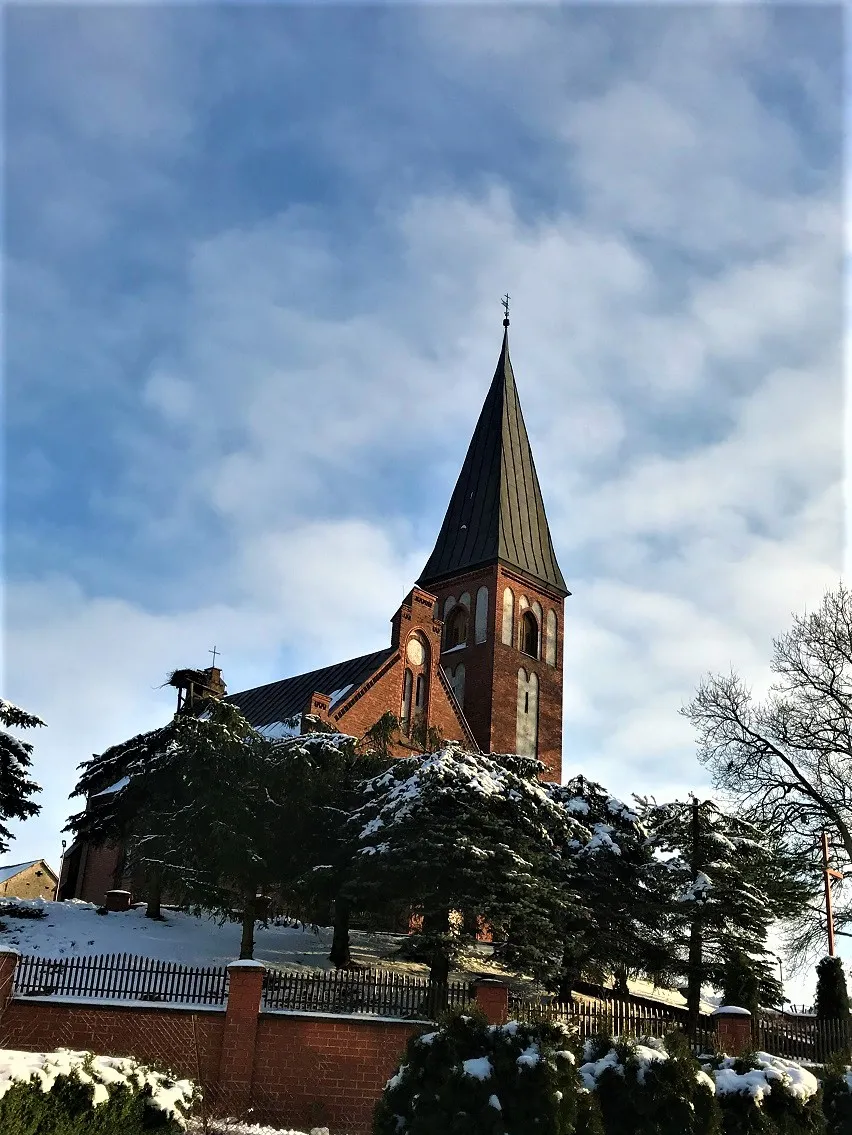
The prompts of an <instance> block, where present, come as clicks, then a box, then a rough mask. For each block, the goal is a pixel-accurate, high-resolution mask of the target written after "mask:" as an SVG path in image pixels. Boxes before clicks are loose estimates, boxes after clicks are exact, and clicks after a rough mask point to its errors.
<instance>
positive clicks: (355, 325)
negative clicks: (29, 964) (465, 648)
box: [4, 5, 844, 860]
mask: <svg viewBox="0 0 852 1135" xmlns="http://www.w3.org/2000/svg"><path fill="white" fill-rule="evenodd" d="M4 20H5V37H6V90H5V98H6V125H7V130H6V162H7V181H6V230H5V248H6V254H7V268H6V281H5V283H6V313H7V328H6V377H7V384H6V388H7V395H6V410H7V421H8V426H7V471H8V489H7V524H6V534H5V535H6V576H7V586H6V623H7V628H6V629H7V635H6V638H7V648H6V658H5V662H6V666H5V684H4V693H5V696H8V697H10V698H11V699H13V700H15V701H18V702H20V703H21V704H23V705H25V706H26V707H27V708H29V709H31V710H32V711H33V712H36V713H38V714H40V715H41V716H42V717H44V719H45V720H46V721H47V722H48V726H49V728H48V730H46V731H44V732H43V733H41V734H40V735H39V737H38V750H37V763H36V774H37V776H38V777H39V778H40V779H41V781H42V783H44V784H45V791H44V793H43V796H42V802H43V805H44V812H43V815H42V817H41V818H40V819H38V820H35V821H31V822H29V823H27V824H26V825H23V826H21V828H20V829H19V838H18V840H17V842H16V843H15V845H14V846H13V848H12V850H11V856H12V857H13V858H17V859H27V858H30V857H33V856H36V855H47V856H48V857H49V858H51V859H53V860H55V859H56V858H57V843H58V836H59V829H60V827H61V826H62V823H63V822H64V819H65V817H66V816H67V814H68V812H69V810H70V806H69V803H68V800H67V796H68V792H69V790H70V788H71V786H72V784H73V782H74V780H75V766H76V765H77V763H78V762H79V761H80V760H83V759H85V758H86V757H87V756H89V755H90V754H91V753H92V752H93V751H99V750H101V749H103V748H104V747H106V746H107V745H108V744H110V743H112V742H114V741H116V740H119V739H121V738H122V737H125V736H128V735H130V734H131V733H132V732H134V731H137V730H139V729H142V728H145V727H148V726H151V725H153V724H155V723H156V722H158V721H161V720H162V719H163V717H164V716H165V715H166V714H168V713H169V712H170V710H171V708H172V698H171V691H168V690H163V689H159V688H158V687H159V685H160V683H161V682H163V680H164V678H165V676H166V674H167V672H168V671H169V670H171V669H172V668H174V667H176V666H179V665H205V664H207V662H208V661H209V656H208V654H207V651H208V650H209V649H210V648H211V647H212V646H213V644H214V643H215V644H216V645H217V646H218V648H219V649H220V651H221V652H222V666H223V670H224V676H225V679H226V681H227V683H228V686H229V688H230V689H231V690H238V689H240V688H245V687H246V686H251V685H255V684H257V683H259V682H262V681H266V680H272V679H275V678H278V677H281V676H284V675H286V674H288V673H293V672H298V671H300V670H304V669H308V668H310V667H312V666H315V665H322V664H324V663H327V662H331V661H335V660H337V659H340V658H343V657H347V656H350V655H352V654H359V653H364V652H366V651H368V650H373V649H378V648H379V647H381V646H382V645H384V644H385V643H386V641H387V638H388V633H389V627H388V620H389V618H390V616H391V615H392V614H393V612H394V610H395V609H396V607H397V605H398V603H399V601H400V600H401V599H402V597H403V596H404V594H405V593H406V591H407V590H408V589H409V587H410V586H411V584H412V583H413V581H414V579H415V578H416V576H417V574H418V573H419V571H420V569H421V567H422V566H423V563H424V562H425V559H426V557H427V556H428V553H429V551H430V550H431V546H432V542H433V541H434V538H435V536H436V534H437V531H438V528H439V526H440V522H441V519H442V516H443V511H444V508H445V506H446V503H447V500H448V498H449V494H450V491H451V489H452V485H453V483H454V479H455V476H456V474H457V472H458V469H459V468H460V465H461V461H462V458H463V456H464V451H465V448H466V445H467V441H468V439H469V436H470V433H471V430H472V428H473V425H474V422H475V420H476V417H477V414H478V412H479V408H480V405H481V402H482V399H483V398H484V395H485V392H486V389H487V385H488V382H489V380H490V377H491V374H492V372H493V368H494V363H495V360H496V357H497V353H498V350H499V343H500V334H501V330H502V329H501V326H500V320H501V317H502V310H501V308H500V303H499V300H500V296H501V295H502V294H503V293H504V292H505V291H506V290H508V291H509V292H510V293H511V295H512V297H513V302H512V329H511V335H512V338H511V344H512V358H513V362H514V366H515V372H516V376H517V379H518V384H519V390H520V394H521V399H522V403H523V407H524V412H525V416H526V419H527V425H528V428H529V432H530V435H531V438H532V442H533V447H534V452H535V455H536V461H537V465H538V470H539V476H540V479H541V482H542V487H543V491H544V497H545V503H546V506H547V509H548V515H549V519H550V524H551V529H552V532H553V536H554V541H555V544H556V548H557V553H558V556H559V559H560V563H561V566H562V569H563V572H564V574H565V577H566V580H567V581H568V585H569V587H570V588H571V590H572V592H573V595H572V597H571V598H570V599H569V600H568V606H567V610H566V697H565V735H564V736H565V744H564V755H565V769H566V772H573V771H575V770H582V771H583V772H584V773H586V774H587V775H590V776H594V777H596V778H598V779H600V780H601V781H603V782H604V783H605V784H606V785H607V786H608V787H609V788H610V789H611V790H613V791H616V792H619V793H623V794H629V793H630V792H632V791H638V792H655V793H657V794H659V795H660V796H661V797H662V796H666V795H672V794H675V793H684V792H686V791H687V790H688V789H690V788H701V787H702V786H703V787H704V788H705V790H706V778H705V776H704V773H703V770H702V769H701V768H700V767H699V766H698V764H697V762H696V761H695V758H694V742H693V739H692V736H691V733H690V729H689V726H688V725H687V723H686V722H685V721H684V720H683V719H682V718H680V717H679V716H678V713H677V710H678V708H679V707H680V706H681V705H682V704H683V703H684V702H685V701H687V700H688V699H689V698H690V696H691V694H692V692H693V690H694V688H695V686H696V684H697V682H698V680H699V679H700V677H701V675H702V674H703V673H705V672H706V671H708V670H720V669H724V670H727V669H728V668H729V667H730V666H732V665H733V666H734V667H735V668H736V669H737V670H739V671H740V672H741V673H742V674H743V675H744V676H746V677H747V678H748V679H749V680H750V681H752V682H754V683H755V685H756V686H757V687H758V688H763V687H765V685H766V684H767V682H768V680H769V674H768V668H767V662H768V659H769V655H770V649H771V639H772V636H773V635H775V634H778V633H780V632H782V631H783V630H784V629H786V627H787V626H788V624H789V621H790V614H791V612H793V611H800V610H802V609H803V608H804V607H805V606H806V605H810V606H812V605H814V604H815V603H817V602H818V601H819V598H820V597H821V595H822V593H823V591H824V589H825V588H826V587H828V586H831V585H833V584H834V583H836V582H837V579H838V577H839V575H840V573H841V570H842V568H843V556H844V523H843V521H844V515H843V483H842V478H843V449H842V442H843V413H844V401H843V396H842V394H843V391H842V358H843V309H842V287H841V281H842V275H841V274H842V249H843V235H844V234H843V216H842V183H841V171H842V141H841V140H842V105H841V82H842V58H841V51H842V44H843V36H842V28H841V17H840V10H839V9H832V8H829V7H818V6H813V5H806V6H802V7H799V8H796V7H774V8H769V7H747V6H740V5H730V6H729V5H723V6H718V7H688V8H687V7H666V6H659V7H644V6H638V5H636V6H631V7H608V6H602V5H601V6H592V5H588V6H584V7H576V8H568V7H555V6H554V7H547V6H541V7H539V6H532V5H521V6H518V7H515V8H509V7H507V6H503V7H484V6H474V5H470V6H464V7H462V6H456V7H440V6H425V5H424V6H416V7H415V6H405V7H402V6H399V7H390V8H389V7H378V6H377V7H361V6H355V5H346V6H343V7H331V6H319V7H308V6H305V7H289V6H288V7H285V6H272V5H267V6H256V7H248V6H221V7H208V6H184V7H178V6H170V7H166V6H153V5H152V6H142V5H138V6H121V7H119V6H116V7H112V6H110V7H107V6H97V5H95V6H86V7H82V6H80V7H77V6H73V5H65V6H60V7H54V6H50V7H48V6H43V7H42V6H37V5H33V6H28V7H22V6H21V7H12V8H7V9H6V11H5V14H4Z"/></svg>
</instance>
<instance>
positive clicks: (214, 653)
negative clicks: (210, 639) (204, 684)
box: [207, 646, 219, 669]
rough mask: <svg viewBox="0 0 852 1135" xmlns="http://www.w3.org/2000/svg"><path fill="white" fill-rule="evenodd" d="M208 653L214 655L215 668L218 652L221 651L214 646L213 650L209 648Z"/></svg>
mask: <svg viewBox="0 0 852 1135" xmlns="http://www.w3.org/2000/svg"><path fill="white" fill-rule="evenodd" d="M207 653H208V654H212V655H213V667H214V669H215V666H216V655H217V654H218V653H219V651H218V650H217V649H216V647H215V646H214V647H213V649H212V650H208V651H207Z"/></svg>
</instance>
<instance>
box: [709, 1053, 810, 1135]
mask: <svg viewBox="0 0 852 1135" xmlns="http://www.w3.org/2000/svg"><path fill="white" fill-rule="evenodd" d="M705 1069H706V1070H707V1071H708V1072H710V1073H711V1074H712V1075H713V1076H714V1078H715V1079H716V1090H717V1099H718V1101H719V1106H720V1107H721V1111H722V1131H723V1133H724V1135H825V1132H826V1124H825V1117H824V1115H823V1109H822V1095H821V1092H820V1091H819V1090H818V1085H817V1083H816V1081H815V1080H813V1078H810V1074H809V1073H808V1072H806V1071H805V1070H804V1069H802V1068H801V1067H799V1065H797V1064H794V1063H793V1062H792V1061H786V1060H782V1059H780V1058H778V1057H767V1055H766V1053H754V1052H753V1053H747V1054H745V1055H744V1056H740V1057H731V1056H718V1057H716V1059H715V1060H714V1061H713V1062H712V1063H711V1064H707V1065H705ZM809 1078H810V1088H808V1087H807V1083H808V1080H809ZM797 1081H798V1084H797ZM811 1089H813V1090H811Z"/></svg>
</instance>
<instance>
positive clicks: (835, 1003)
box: [814, 957, 849, 1021]
mask: <svg viewBox="0 0 852 1135" xmlns="http://www.w3.org/2000/svg"><path fill="white" fill-rule="evenodd" d="M816 969H817V987H816V1001H815V1003H814V1009H815V1010H816V1015H817V1017H818V1018H819V1019H820V1020H821V1021H836V1020H840V1019H843V1020H844V1021H845V1020H848V1018H849V991H848V989H847V987H846V974H845V973H844V972H843V962H842V961H841V959H840V958H837V957H825V958H821V959H820V961H819V962H818V963H817V968H816Z"/></svg>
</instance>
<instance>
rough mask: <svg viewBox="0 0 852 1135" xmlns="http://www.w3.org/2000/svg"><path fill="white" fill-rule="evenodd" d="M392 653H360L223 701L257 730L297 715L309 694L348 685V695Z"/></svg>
mask: <svg viewBox="0 0 852 1135" xmlns="http://www.w3.org/2000/svg"><path fill="white" fill-rule="evenodd" d="M395 653H396V651H395V650H394V649H393V647H385V649H384V650H377V651H376V652H375V653H374V654H362V655H361V657H360V658H350V659H349V660H348V661H346V662H338V663H337V664H336V665H334V666H324V667H323V668H322V669H321V670H311V671H310V672H309V673H307V674H296V675H295V677H293V678H284V679H282V680H281V681H280V682H269V683H268V684H267V685H265V686H255V688H254V689H253V690H243V691H242V693H238V694H229V695H228V696H227V697H226V698H224V699H223V700H224V701H226V702H232V703H233V704H234V705H237V706H239V708H240V712H241V713H242V714H243V716H244V717H245V718H246V720H247V721H248V722H249V724H250V725H253V726H254V727H255V729H259V728H261V726H264V725H272V724H273V723H274V722H276V721H287V720H288V719H289V718H291V717H294V716H295V715H296V714H297V713H301V712H302V711H303V710H304V708H305V706H306V704H307V701H308V698H309V697H310V696H311V694H313V693H319V694H333V693H334V692H335V691H336V690H342V689H343V688H344V687H345V686H349V687H350V688H349V689H348V690H347V691H346V693H347V696H348V694H350V693H353V692H354V691H355V690H356V689H357V688H358V687H359V686H360V685H361V684H362V683H363V682H365V681H366V680H367V679H368V678H369V677H370V675H371V674H375V672H376V670H378V668H379V667H380V666H381V665H382V663H383V662H386V661H387V659H388V658H390V656H391V655H392V654H395ZM332 708H334V707H332Z"/></svg>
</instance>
